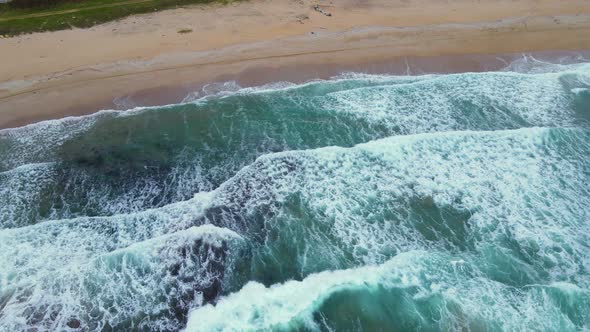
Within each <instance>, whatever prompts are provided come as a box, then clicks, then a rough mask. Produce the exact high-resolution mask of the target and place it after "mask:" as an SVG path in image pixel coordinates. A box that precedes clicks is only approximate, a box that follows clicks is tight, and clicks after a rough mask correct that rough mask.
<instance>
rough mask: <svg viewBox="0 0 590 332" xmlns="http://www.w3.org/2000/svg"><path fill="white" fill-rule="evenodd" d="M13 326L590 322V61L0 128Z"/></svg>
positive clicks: (335, 84)
mask: <svg viewBox="0 0 590 332" xmlns="http://www.w3.org/2000/svg"><path fill="white" fill-rule="evenodd" d="M0 156H2V158H0V331H20V330H27V329H31V330H35V331H44V330H60V331H61V330H81V331H111V330H116V331H136V330H140V331H177V330H180V329H186V330H187V331H222V330H223V331H244V330H255V331H259V330H279V331H301V330H312V331H313V330H319V331H408V330H421V331H449V330H472V331H503V330H507V331H530V330H538V331H579V330H585V329H590V290H589V289H590V208H589V206H590V158H589V157H588V156H590V66H589V65H588V64H587V63H578V64H569V65H550V64H544V65H540V66H535V67H534V68H528V69H527V70H520V71H502V72H488V73H464V74H452V75H424V76H387V75H384V76H376V75H362V74H349V75H343V76H340V77H336V78H334V79H331V80H324V81H314V82H310V83H306V84H299V85H295V84H275V85H269V86H264V87H259V88H244V89H236V90H234V91H226V92H221V93H217V94H213V95H208V96H204V97H201V98H197V99H195V100H194V101H191V102H187V103H184V104H178V105H170V106H165V107H158V108H138V109H134V110H130V111H126V112H117V111H102V112H99V113H97V114H94V115H91V116H86V117H79V118H66V119H60V120H55V121H47V122H41V123H38V124H33V125H29V126H26V127H22V128H16V129H7V130H3V131H0Z"/></svg>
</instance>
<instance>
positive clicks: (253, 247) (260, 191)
mask: <svg viewBox="0 0 590 332" xmlns="http://www.w3.org/2000/svg"><path fill="white" fill-rule="evenodd" d="M589 138H590V132H589V131H588V130H587V129H581V128H524V129H517V130H504V131H481V132H480V131H459V132H441V133H425V134H416V135H409V136H394V137H389V138H384V139H380V140H376V141H372V142H368V143H363V144H359V145H356V146H354V147H350V148H342V147H324V148H318V149H312V150H298V151H285V152H277V153H273V154H267V155H263V156H261V157H259V158H257V159H256V160H255V161H254V162H253V163H252V164H251V165H249V166H247V167H244V168H242V169H241V170H240V171H239V172H238V173H237V174H235V175H234V176H233V177H231V178H230V179H228V180H227V181H225V182H224V183H222V184H221V185H220V186H219V187H217V188H216V189H215V190H213V191H210V192H207V193H200V194H198V195H196V197H194V198H192V199H190V200H187V201H184V202H177V203H173V204H169V205H166V206H164V207H160V208H153V209H149V210H146V211H142V212H137V213H131V214H120V215H115V216H111V217H95V218H88V217H82V218H77V219H71V220H56V221H47V222H43V223H40V224H37V225H31V226H27V227H19V228H13V229H3V230H1V231H0V252H2V255H1V256H0V265H1V266H4V267H6V268H5V269H4V270H2V271H0V285H10V286H11V287H10V288H3V290H4V289H6V291H3V293H2V294H3V295H2V297H7V298H8V299H9V300H8V301H7V302H6V303H7V304H6V307H5V309H3V310H5V311H6V312H11V316H6V317H11V319H7V318H5V317H4V316H3V318H2V319H0V324H2V325H1V326H11V327H13V328H15V329H16V328H17V327H19V326H20V327H22V326H25V325H27V323H25V322H26V318H23V316H22V315H23V314H24V313H27V312H28V311H26V310H24V307H23V306H32V307H34V308H41V309H38V310H41V312H43V313H44V314H45V313H48V312H49V311H47V310H46V308H48V307H51V306H52V305H53V304H55V305H58V304H62V303H92V306H93V308H100V310H101V312H102V310H106V309H105V308H111V309H109V310H114V311H112V312H110V311H108V312H107V313H104V312H103V313H101V314H100V315H98V316H92V317H90V316H88V317H82V318H80V317H76V318H75V319H76V320H78V321H80V322H81V323H82V324H84V325H85V326H91V327H92V329H100V328H103V327H105V326H106V325H105V324H109V326H111V327H114V326H119V327H121V328H131V326H135V325H129V324H139V322H140V321H141V319H139V318H137V317H143V316H142V315H144V314H145V315H147V316H149V317H151V318H150V319H151V320H155V321H157V323H153V324H152V323H150V322H148V321H145V322H143V323H142V324H148V323H149V324H152V325H142V326H149V327H150V328H152V329H158V330H168V329H175V328H177V327H178V326H180V325H182V324H183V319H182V318H176V319H172V320H171V318H170V317H171V316H170V315H172V313H171V312H176V311H174V310H172V311H169V310H170V309H169V308H170V304H169V303H168V302H167V301H168V300H163V299H164V298H166V299H167V298H170V299H178V298H179V295H178V294H177V293H175V294H170V295H169V297H158V296H160V295H161V294H160V293H157V292H156V293H154V294H156V295H153V296H152V295H150V294H151V292H150V291H149V290H150V289H153V288H155V287H156V286H155V285H160V286H161V287H164V288H165V289H168V287H172V286H170V285H171V284H174V282H176V281H175V280H176V279H174V278H173V279H172V280H169V279H166V280H168V281H166V282H163V281H162V280H163V279H162V278H164V277H162V275H163V274H162V273H164V274H165V273H169V272H162V270H161V269H160V270H157V271H156V272H157V273H156V272H152V270H150V269H151V268H153V269H156V267H158V266H172V265H170V264H168V263H166V264H164V263H162V261H160V260H158V261H157V262H156V263H153V265H150V264H151V263H150V264H148V265H149V266H148V267H150V269H147V270H146V269H144V267H145V265H144V263H142V262H143V259H140V258H137V257H136V256H135V253H136V252H140V253H141V252H144V251H146V252H148V253H147V254H148V255H150V254H149V250H147V249H145V248H144V246H145V245H146V244H145V243H148V244H149V243H162V241H163V240H162V239H175V236H176V235H174V234H177V233H178V232H181V233H182V232H183V230H184V229H190V228H191V227H195V226H196V227H213V226H204V225H214V226H215V227H219V228H221V229H225V230H227V231H224V232H226V233H227V234H239V237H240V239H241V240H240V241H239V242H240V245H239V246H238V247H239V248H238V249H232V250H233V251H232V250H230V251H227V252H226V253H225V254H224V256H223V257H226V258H224V259H227V257H230V258H231V259H232V260H233V261H232V263H231V269H230V270H231V271H232V272H231V275H227V274H226V273H225V272H224V282H223V283H222V284H216V285H218V286H216V287H215V290H216V291H215V292H213V293H211V294H212V295H211V296H209V297H208V300H207V301H200V300H199V301H197V300H194V299H195V297H193V298H192V299H193V300H191V301H189V302H190V304H188V303H189V302H187V303H186V305H184V306H183V308H184V309H183V310H185V311H186V310H188V308H189V307H196V306H199V305H201V304H205V303H214V302H215V301H216V300H217V299H218V298H219V296H222V297H223V296H225V295H227V294H229V293H231V292H236V291H239V290H240V289H241V288H242V287H244V285H246V284H247V283H248V282H249V281H256V282H257V283H259V284H262V285H265V286H270V285H273V284H281V283H284V282H287V281H288V280H291V279H296V280H304V279H306V278H308V277H309V276H310V275H313V274H314V273H320V272H321V271H329V270H346V269H356V268H360V267H362V266H365V265H369V266H371V265H379V264H385V263H386V262H387V261H389V260H391V259H394V260H395V257H398V256H400V255H402V256H403V253H405V252H410V251H415V250H427V251H428V252H446V253H448V255H451V256H453V260H454V261H457V262H458V261H461V260H463V261H464V262H467V263H468V265H469V266H470V269H471V270H472V271H474V272H473V273H475V274H476V275H477V276H478V278H479V279H478V281H477V284H486V285H490V286H489V287H492V286H493V287H496V286H494V285H499V286H497V287H501V289H502V290H506V292H507V293H510V290H517V291H519V292H522V293H527V292H528V291H527V290H526V289H529V288H530V285H533V284H535V285H537V284H538V285H548V284H552V283H556V282H557V283H559V282H561V283H570V284H573V285H576V286H577V287H582V288H583V287H588V286H589V285H590V280H588V278H587V277H586V276H585V274H583V273H580V271H585V270H588V268H590V261H589V260H588V257H587V255H585V253H586V252H587V251H588V250H589V249H590V248H589V247H588V243H590V241H589V238H588V235H587V234H590V232H589V231H590V229H588V224H587V223H586V222H585V221H586V220H587V218H588V217H589V216H588V210H587V208H586V207H587V206H588V204H590V201H589V199H588V197H590V195H589V192H588V191H589V188H588V186H587V183H588V179H589V177H590V164H589V163H588V160H586V158H584V157H583V156H585V155H588V153H590V140H589ZM167 234H171V235H167ZM224 234H225V233H224ZM150 239H154V240H150ZM164 242H165V243H166V244H165V245H162V246H160V247H161V248H164V247H170V248H172V249H170V250H172V251H171V252H178V251H174V250H176V249H174V248H178V246H177V244H179V245H180V244H182V243H185V242H183V241H177V240H170V241H168V240H166V241H164ZM137 243H139V244H137ZM150 246H151V245H150ZM179 250H180V249H179ZM228 250H229V249H228ZM235 250H239V252H240V253H239V254H238V253H236V252H235ZM129 252H133V253H134V254H133V255H131V256H126V255H127V253H129ZM224 252H225V251H224ZM40 253H42V254H40ZM214 253H215V252H214ZM121 255H123V256H125V257H129V258H125V259H132V261H133V264H135V265H133V266H131V267H130V268H129V269H128V268H127V267H125V269H122V270H121V273H122V274H121V275H120V274H117V273H113V270H112V269H113V268H114V269H115V270H117V269H119V267H121V266H127V265H126V264H130V263H128V262H127V261H126V260H125V261H120V260H117V262H119V263H116V264H115V265H114V267H113V266H110V265H108V264H107V265H104V264H103V263H104V261H105V259H106V258H107V257H121ZM172 256H174V255H172ZM181 256H182V255H181ZM149 257H152V256H149ZM154 257H155V256H154ZM158 257H161V256H158ZM166 257H168V256H166ZM215 257H217V256H215ZM113 259H114V258H113ZM150 259H151V258H150ZM158 259H160V258H158ZM400 259H401V258H400ZM106 260H107V261H109V260H110V258H109V259H106ZM97 262H98V263H97ZM96 264H99V267H100V269H98V268H97V267H96V266H97V265H96ZM224 264H225V263H224ZM105 266H108V267H109V268H108V269H107V268H106V267H105ZM223 266H229V265H223ZM97 269H98V270H97ZM171 269H172V267H170V268H169V269H168V268H167V270H166V271H170V270H171ZM97 271H98V272H97ZM117 271H118V270H117ZM146 271H147V272H146ZM158 271H159V272H158ZM223 271H226V269H225V268H224V270H223ZM148 272H149V273H148ZM158 273H159V274H158ZM400 273H404V271H400ZM90 275H93V276H96V275H97V276H98V277H95V278H99V279H100V282H98V281H97V282H94V281H95V280H98V279H92V278H90V277H89V276H90ZM88 278H90V279H88ZM197 279H198V280H202V278H197ZM205 279H206V278H205ZM480 279H481V280H480ZM80 280H90V281H87V282H84V283H83V285H82V286H84V287H82V286H80V287H75V288H67V287H66V286H64V285H72V284H74V285H79V284H80V283H79V281H80ZM312 280H313V278H312ZM359 280H360V279H359ZM469 280H470V279H469ZM469 280H463V279H461V280H459V281H457V282H463V284H466V283H467V284H468V283H469V282H470V281H469ZM88 282H91V283H92V285H93V286H87V284H88ZM32 284H34V285H35V287H34V288H33V289H31V288H29V287H30V285H32ZM104 284H106V285H117V287H114V286H113V287H114V288H105V289H102V288H100V287H99V285H104ZM449 284H452V285H454V284H455V283H451V282H449ZM56 285H58V286H59V287H58V286H56ZM252 285H254V286H245V287H246V288H245V289H246V291H244V292H245V293H248V291H247V289H249V288H248V287H252V288H254V289H258V290H260V287H263V286H260V285H258V284H252ZM160 286H158V287H160ZM14 287H16V289H17V290H18V292H16V291H13V289H14ZM64 287H66V288H64ZM138 287H140V288H138ZM465 287H467V286H465ZM469 287H475V285H472V286H469ZM263 288H264V287H263ZM87 289H92V292H91V293H89V292H87ZM113 289H116V291H113ZM137 289H139V290H141V291H138V292H134V290H137ZM126 290H128V291H126ZM15 292H16V293H15ZM30 292H32V293H31V294H30ZM265 292H266V291H263V293H265ZM118 293H120V294H121V297H120V298H119V297H117V296H116V294H118ZM271 293H272V292H271ZM19 294H20V295H19ZM157 294H160V295H157ZM330 294H331V293H330ZM465 294H470V291H465ZM486 294H487V293H486ZM492 294H494V291H492V289H491V288H490V289H489V294H488V295H492ZM527 294H528V293H527ZM17 295H18V296H17ZM488 295H485V296H488ZM47 296H49V298H50V299H52V300H51V301H50V303H51V305H50V304H48V303H49V302H43V301H48V300H43V301H41V300H39V301H40V302H39V301H38V299H37V297H40V298H45V297H47ZM146 296H148V297H147V299H146V298H145V297H146ZM162 296H163V295H162ZM310 296H312V297H313V296H315V295H314V294H313V292H310ZM330 296H332V295H330ZM506 296H508V295H506ZM527 296H528V295H527ZM535 296H537V295H535ZM559 296H561V295H559ZM328 297H329V296H328ZM483 297H484V295H482V297H475V298H473V299H472V301H473V302H472V303H481V301H483ZM17 298H23V299H25V300H24V301H23V302H22V303H20V302H19V303H17V302H14V301H16V299H17ZM95 298H97V299H103V298H106V299H108V301H111V302H108V301H107V300H104V301H103V300H96V301H95V300H93V299H95ZM158 298H160V300H157V299H158ZM229 298H230V299H231V296H230V297H229ZM523 299H527V297H526V296H524V297H523ZM523 299H520V298H519V300H518V301H521V300H522V301H525V300H523ZM495 300H497V301H500V302H498V303H501V304H499V305H498V307H502V306H504V305H507V304H509V303H511V302H505V301H508V300H505V299H502V298H500V299H495ZM11 301H12V302H11ZM52 301H53V302H52ZM97 301H98V302H97ZM112 301H114V302H112ZM142 301H145V303H146V304H145V306H139V304H137V303H141V302H142ZM158 301H160V302H158ZM228 301H229V300H228ZM306 301H307V300H306ZM314 301H315V300H314ZM503 301H504V302H503ZM522 301H521V302H518V303H520V304H523V303H525V302H522ZM271 302H272V301H271ZM126 303H135V304H137V305H135V304H134V305H133V306H131V307H129V306H127V305H126ZM221 303H223V302H221ZM221 303H220V305H221ZM305 303H307V302H305ZM543 303H545V302H543ZM148 304H149V307H150V308H152V307H153V308H155V309H153V310H155V311H157V312H160V311H158V310H161V311H162V312H165V313H166V314H162V315H163V316H159V315H160V314H157V313H154V312H153V311H150V312H142V311H141V310H147V309H146V308H147V307H148ZM520 304H519V305H520ZM546 304H547V308H548V309H547V310H549V309H551V308H553V309H555V308H554V307H551V306H550V303H549V302H546ZM265 305H266V304H265ZM293 305H295V306H296V305H299V304H297V303H296V302H293ZM62 306H63V304H62ZM580 306H581V307H582V308H583V307H584V306H583V305H580ZM42 308H45V309H42ZM60 308H61V307H60ZM285 308H287V307H285ZM87 309H88V308H87V307H75V308H72V309H71V310H70V309H68V310H70V311H64V315H61V314H60V315H59V316H58V317H59V319H57V318H55V317H53V318H51V317H52V316H51V313H49V314H48V315H49V316H47V317H45V316H44V317H45V318H44V319H43V320H40V321H38V322H37V321H35V322H37V323H35V324H41V325H42V326H45V327H47V326H54V325H51V324H61V325H56V326H63V324H67V323H69V322H71V317H70V316H71V315H70V314H69V313H70V312H89V311H88V310H87ZM553 309H551V310H553ZM574 309H575V308H574ZM574 309H572V310H574ZM36 310H37V309H36ZM56 310H57V309H56ZM64 310H65V309H64ZM207 310H212V309H207ZM285 310H287V309H285ZM465 310H466V309H461V310H460V311H452V312H451V313H449V315H450V316H452V315H466V314H465V312H464V311H465ZM482 310H483V309H482ZM575 310H578V309H575ZM185 311H179V312H180V313H182V312H185ZM56 312H61V311H59V310H57V311H56ZM66 312H67V313H68V315H66V314H65V313H66ZM551 312H553V311H551ZM115 313H118V314H115ZM518 313H519V311H518V310H516V311H515V312H508V313H507V315H513V316H514V315H516V316H514V317H516V318H515V321H518V319H520V317H521V316H519V315H518ZM486 314H490V315H491V313H490V312H487V311H486ZM24 315H25V316H26V317H32V316H27V315H28V314H24ZM35 315H39V313H35V314H34V315H33V316H35ZM478 315H479V313H469V315H468V316H469V317H471V318H470V319H471V321H470V323H468V324H467V323H466V324H467V325H468V326H478V325H477V322H479V320H478V318H477V317H478ZM572 315H574V316H575V315H578V316H579V315H582V316H581V317H582V318H579V317H578V318H575V317H574V318H571V319H570V320H569V321H568V320H563V322H564V324H566V325H564V326H566V327H567V326H569V327H576V326H577V327H579V326H582V325H583V324H586V323H584V322H587V318H584V317H585V316H583V314H580V313H579V310H578V311H575V312H574V314H572ZM53 316H55V315H53ZM280 316H281V315H278V316H277V317H280ZM295 316H296V315H295ZM295 316H294V317H295ZM450 316H449V317H450ZM157 317H161V320H158V319H159V318H157ZM212 317H213V316H212ZM273 317H275V316H274V314H273ZM314 317H315V316H314ZM453 317H454V318H453ZM453 317H451V318H452V319H451V318H449V319H450V321H449V322H454V319H459V318H457V317H455V316H453ZM473 317H475V318H473ZM490 317H491V316H490ZM494 317H495V316H494ZM537 317H540V316H534V318H533V321H537ZM556 317H557V316H556ZM558 317H560V318H559V319H562V316H558ZM568 317H569V316H568ZM576 317H577V316H576ZM269 319H270V318H269ZM272 319H275V318H272ZM580 319H581V320H580ZM164 322H167V323H169V324H173V325H174V328H173V327H172V325H170V326H168V325H159V324H164ZM228 322H229V321H228ZM262 322H263V321H262ZM488 322H493V319H492V318H489V317H488V318H485V319H484V323H485V324H488ZM484 323H482V324H484ZM7 324H8V325H7ZM47 324H49V325H47ZM119 324H120V325H119ZM178 324H180V325H178ZM298 324H299V323H298ZM449 324H451V323H449ZM452 324H455V323H452ZM452 324H451V325H448V326H449V327H452V326H454V325H452ZM473 324H475V325H473ZM485 324H484V325H485ZM489 324H491V323H489ZM506 324H508V323H506ZM572 324H573V325H572ZM190 326H194V325H190ZM203 326H204V325H203ZM485 326H488V325H485ZM489 326H492V327H493V326H494V325H489ZM506 326H507V327H511V326H512V325H506ZM515 326H521V325H515ZM47 328H49V327H47Z"/></svg>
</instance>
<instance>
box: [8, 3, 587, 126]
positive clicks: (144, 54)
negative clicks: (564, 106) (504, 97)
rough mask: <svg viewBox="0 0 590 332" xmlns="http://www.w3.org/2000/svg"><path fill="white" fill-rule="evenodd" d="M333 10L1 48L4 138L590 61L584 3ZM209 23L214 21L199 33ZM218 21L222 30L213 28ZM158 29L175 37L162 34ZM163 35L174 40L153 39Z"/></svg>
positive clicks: (225, 13) (22, 40)
mask: <svg viewBox="0 0 590 332" xmlns="http://www.w3.org/2000/svg"><path fill="white" fill-rule="evenodd" d="M533 4H535V5H534V6H533ZM325 8H326V10H329V11H330V12H331V13H333V17H325V16H324V15H321V14H320V13H318V12H315V11H314V10H313V9H312V8H311V2H307V1H302V2H296V1H289V0H279V1H273V2H272V3H271V2H269V1H263V0H260V1H259V0H254V1H250V2H240V3H237V4H232V5H228V6H221V5H208V6H197V7H190V8H186V9H176V10H170V11H164V12H159V13H154V14H148V15H139V16H133V17H129V18H126V19H124V20H121V21H116V22H112V23H107V24H103V25H100V26H96V27H93V28H90V29H86V30H68V31H58V32H50V33H41V34H33V35H24V36H19V37H13V38H6V39H0V51H2V53H3V54H5V57H6V60H5V61H7V62H8V63H13V64H14V66H10V67H9V66H4V69H0V128H8V127H15V126H21V125H24V124H27V123H31V122H36V121H40V120H47V119H54V118H60V117H65V116H73V115H83V114H90V113H94V112H96V111H99V110H101V109H122V108H131V107H134V106H150V105H161V104H169V103H175V102H180V101H181V100H182V99H183V98H184V97H185V96H186V95H188V94H189V93H191V92H193V91H198V90H200V89H201V87H202V86H203V85H205V84H207V83H213V82H225V81H236V82H237V83H238V84H239V85H240V86H253V85H261V84H265V83H270V82H274V81H290V82H296V83H297V82H303V81H306V80H311V79H314V78H329V77H330V76H334V75H337V74H338V73H341V72H345V71H358V72H367V73H389V74H405V73H408V69H409V71H410V72H409V73H410V74H417V73H421V72H463V71H485V70H497V69H501V68H502V67H505V66H506V64H507V63H509V62H511V60H514V59H516V58H518V57H519V56H520V55H519V54H520V53H529V52H533V53H534V54H535V56H537V54H538V56H540V57H549V58H552V57H553V58H555V57H560V56H572V55H576V54H583V55H584V56H585V57H586V58H588V56H587V54H588V53H587V52H582V53H576V52H572V51H578V50H590V3H587V2H585V1H578V0H575V1H571V2H570V3H569V4H567V5H563V4H552V3H551V2H550V1H540V2H538V1H532V0H521V1H516V2H513V1H504V0H501V1H497V2H495V3H493V4H478V2H477V1H472V0H462V1H457V3H455V4H452V5H450V4H447V5H446V6H442V5H441V4H437V3H436V2H435V1H433V0H423V1H413V2H403V1H402V2H397V1H396V2H388V1H386V0H371V1H343V2H342V3H338V5H331V6H325ZM179 15H180V17H181V18H184V19H183V20H180V21H179V20H178V16H179ZM302 15H307V17H308V18H307V19H302V17H304V16H302ZM207 16H211V18H210V19H204V18H206V17H207ZM297 17H300V18H299V19H297ZM198 18H202V19H203V20H202V21H198V22H199V23H194V22H197V19H198ZM215 19H221V20H222V21H221V23H223V24H221V23H219V24H217V25H216V24H213V23H212V22H216V21H215ZM131 22H135V23H134V24H131ZM137 22H139V23H137ZM174 22H176V23H174ZM183 22H193V23H191V24H192V25H191V27H192V28H193V30H194V31H196V32H193V33H191V34H188V36H186V35H184V34H178V33H176V32H175V31H176V29H178V28H179V27H180V26H183V25H184V26H186V23H183ZM244 22H250V24H248V25H245V23H244ZM173 23H174V24H173ZM166 24H171V25H170V26H168V25H166ZM208 24H209V25H210V24H213V26H209V27H208ZM130 25H132V28H131V27H129V26H130ZM157 26H163V27H164V28H162V29H161V30H157V31H155V30H154V28H155V27H157ZM241 26H244V27H245V28H244V31H240V30H239V28H240V27H241ZM125 27H127V29H128V31H124V29H125ZM206 27H208V29H206ZM201 30H203V31H204V33H198V32H199V31H201ZM312 32H313V33H312ZM160 33H163V34H173V35H171V37H169V38H168V39H164V41H162V40H152V39H154V38H153V37H154V36H157V35H158V34H160ZM58 40H61V42H57V41H58ZM92 44H95V45H96V47H94V48H92ZM126 45H128V46H126ZM97 50H98V51H101V52H98V53H97V52H96V51H97ZM547 50H559V51H557V52H543V51H547ZM71 52H73V54H72V53H71ZM60 54H65V56H61V57H60ZM40 56H41V58H39V57H40ZM70 57H74V58H76V59H78V60H76V61H69V60H70ZM40 59H41V60H40ZM121 101H123V102H121Z"/></svg>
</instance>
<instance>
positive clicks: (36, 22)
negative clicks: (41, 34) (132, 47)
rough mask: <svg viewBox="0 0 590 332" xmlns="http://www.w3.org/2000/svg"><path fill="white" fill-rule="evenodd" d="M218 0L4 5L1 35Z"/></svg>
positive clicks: (94, 0) (0, 13)
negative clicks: (39, 5)
mask: <svg viewBox="0 0 590 332" xmlns="http://www.w3.org/2000/svg"><path fill="white" fill-rule="evenodd" d="M214 1H216V0H127V1H122V0H82V1H67V2H62V3H55V4H54V5H50V6H41V7H38V6H35V7H29V8H17V7H15V6H14V5H10V4H0V35H8V36H12V35H18V34H22V33H29V32H38V31H52V30H61V29H70V28H73V27H79V28H85V27H90V26H93V25H96V24H100V23H103V22H108V21H112V20H116V19H119V18H122V17H125V16H128V15H132V14H139V13H148V12H153V11H158V10H162V9H167V8H175V7H178V6H184V5H190V4H203V3H210V2H214ZM218 2H219V1H218ZM221 2H230V0H224V1H221Z"/></svg>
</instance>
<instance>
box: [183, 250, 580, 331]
mask: <svg viewBox="0 0 590 332" xmlns="http://www.w3.org/2000/svg"><path fill="white" fill-rule="evenodd" d="M483 303H485V305H482V304H483ZM589 304H590V292H588V291H587V290H583V289H580V288H578V287H576V286H575V285H571V284H567V283H560V284H551V285H546V286H545V285H535V286H528V287H526V288H525V289H524V290H519V289H514V288H512V287H507V286H506V285H503V284H501V283H497V282H493V281H490V280H488V279H486V278H483V277H481V276H480V275H478V273H477V272H476V271H474V270H473V268H472V266H470V264H469V263H466V262H465V261H463V260H453V257H452V256H450V257H449V256H448V255H444V254H440V253H432V252H430V253H429V252H424V251H409V252H405V253H402V254H399V255H397V256H395V257H394V258H392V259H391V260H389V261H387V262H385V263H383V264H381V265H378V266H364V267H361V268H356V269H348V270H338V271H324V272H320V273H317V274H312V275H309V276H307V277H306V278H305V279H303V280H301V281H295V280H292V281H288V282H285V283H282V284H276V285H273V286H270V287H265V286H264V285H262V284H260V283H256V282H250V283H248V284H246V285H245V286H244V287H243V288H242V289H241V290H240V291H239V292H236V293H234V294H231V295H228V296H227V297H225V298H223V299H221V300H220V301H219V302H218V303H217V304H216V305H212V304H207V305H205V306H203V307H200V308H198V309H195V310H193V311H192V312H191V313H190V316H189V320H188V324H187V328H186V329H185V331H190V332H192V331H260V330H281V331H282V330H301V329H305V330H318V331H320V330H331V331H333V330H336V331H339V330H348V329H350V328H351V327H352V328H353V329H354V330H359V331H363V330H373V329H379V328H382V327H385V326H387V328H388V329H391V330H434V331H445V330H462V329H467V330H511V331H528V330H531V329H532V330H536V329H540V330H545V331H564V330H570V331H575V330H577V329H579V328H580V327H582V326H587V324H588V323H590V315H588V313H587V312H585V311H584V309H583V308H584V307H586V306H588V305H589Z"/></svg>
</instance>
